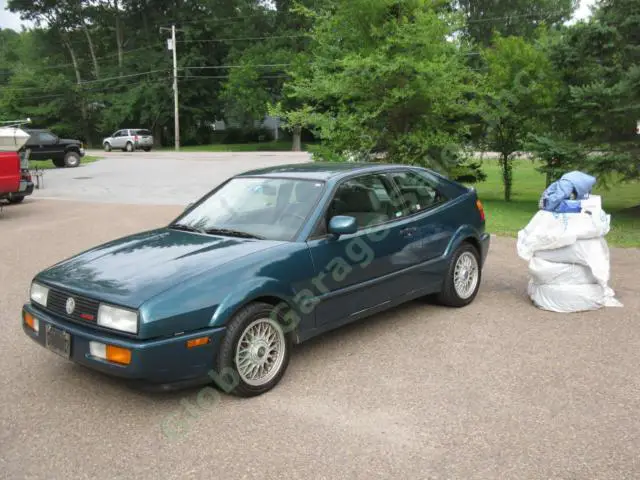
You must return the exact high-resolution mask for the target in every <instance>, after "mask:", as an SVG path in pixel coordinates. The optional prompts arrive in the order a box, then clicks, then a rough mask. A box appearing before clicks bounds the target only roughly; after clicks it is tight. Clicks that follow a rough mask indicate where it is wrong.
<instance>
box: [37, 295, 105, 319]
mask: <svg viewBox="0 0 640 480" xmlns="http://www.w3.org/2000/svg"><path fill="white" fill-rule="evenodd" d="M69 297H72V298H73V300H74V301H75V308H74V309H73V312H72V313H71V315H69V314H68V313H67V300H68V299H69ZM99 305H100V302H97V301H95V300H91V299H88V298H83V297H80V296H78V295H75V294H72V293H66V292H61V291H59V290H49V295H48V297H47V307H46V308H47V310H49V311H50V312H51V313H54V314H56V315H60V316H61V317H64V318H68V319H70V320H76V321H80V322H95V321H96V319H97V318H98V307H99Z"/></svg>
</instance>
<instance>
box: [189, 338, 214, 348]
mask: <svg viewBox="0 0 640 480" xmlns="http://www.w3.org/2000/svg"><path fill="white" fill-rule="evenodd" d="M207 343H209V337H200V338H193V339H191V340H187V348H194V347H199V346H201V345H206V344H207Z"/></svg>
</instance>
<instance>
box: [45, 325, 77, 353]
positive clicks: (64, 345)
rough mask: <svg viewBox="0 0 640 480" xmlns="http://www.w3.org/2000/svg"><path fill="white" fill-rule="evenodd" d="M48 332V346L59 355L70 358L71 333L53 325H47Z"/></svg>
mask: <svg viewBox="0 0 640 480" xmlns="http://www.w3.org/2000/svg"><path fill="white" fill-rule="evenodd" d="M46 332H47V333H46V344H47V348H48V349H49V350H51V351H52V352H54V353H57V354H58V355H61V356H63V357H65V358H69V356H70V354H71V335H69V334H68V333H67V332H65V331H63V330H60V329H59V328H56V327H54V326H53V325H47V329H46Z"/></svg>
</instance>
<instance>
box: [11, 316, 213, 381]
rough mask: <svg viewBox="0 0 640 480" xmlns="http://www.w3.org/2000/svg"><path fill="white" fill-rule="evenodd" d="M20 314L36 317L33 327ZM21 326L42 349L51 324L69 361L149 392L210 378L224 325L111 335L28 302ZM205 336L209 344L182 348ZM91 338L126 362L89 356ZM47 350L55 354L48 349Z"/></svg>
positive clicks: (209, 379)
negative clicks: (122, 351) (127, 355)
mask: <svg viewBox="0 0 640 480" xmlns="http://www.w3.org/2000/svg"><path fill="white" fill-rule="evenodd" d="M25 312H27V313H29V314H31V315H32V316H33V317H34V318H35V319H37V320H38V331H37V332H36V331H34V330H33V329H32V328H31V327H30V326H29V325H27V324H26V322H25V321H24V314H25ZM22 319H23V320H22V328H23V330H24V332H25V333H26V335H27V336H28V337H29V338H31V339H32V340H33V341H35V342H36V343H38V344H40V346H42V347H44V348H47V346H46V335H47V333H46V332H47V325H52V326H53V327H56V328H58V329H60V330H62V331H64V332H67V333H68V334H69V335H70V353H69V356H68V357H65V358H68V359H69V360H70V361H72V362H75V363H78V364H80V365H83V366H85V367H88V368H90V369H93V370H96V371H99V372H102V373H104V374H107V375H110V376H115V377H120V378H123V379H127V380H130V381H133V382H134V383H136V384H138V386H140V387H143V388H145V389H153V390H172V389H175V388H182V387H183V386H188V385H195V384H203V383H207V382H211V378H210V377H209V375H210V373H211V372H212V368H213V362H214V359H215V357H216V354H217V351H218V348H219V345H220V341H221V339H222V336H223V335H224V330H225V329H224V328H213V329H206V330H199V331H197V332H195V333H189V334H186V335H180V336H177V337H169V338H161V339H154V340H137V339H130V338H125V337H122V336H117V335H113V334H110V333H106V332H103V331H98V330H96V329H94V328H91V327H88V326H84V325H81V324H78V323H75V322H70V321H67V320H61V319H59V318H57V317H55V316H53V315H51V314H49V313H45V312H43V311H41V310H40V309H38V308H34V306H33V305H32V304H31V303H27V304H25V305H24V306H23V312H22ZM205 336H206V337H209V339H210V341H209V343H207V344H205V345H201V346H197V347H193V348H187V341H188V340H191V339H194V338H200V337H205ZM90 342H98V343H101V344H104V345H114V346H116V347H121V348H126V349H128V350H130V351H131V360H130V363H129V364H128V365H122V364H118V363H113V362H109V361H107V360H103V359H101V358H98V357H95V356H93V355H92V354H91V350H90ZM51 353H52V354H54V355H55V354H56V353H54V352H53V351H52V352H51Z"/></svg>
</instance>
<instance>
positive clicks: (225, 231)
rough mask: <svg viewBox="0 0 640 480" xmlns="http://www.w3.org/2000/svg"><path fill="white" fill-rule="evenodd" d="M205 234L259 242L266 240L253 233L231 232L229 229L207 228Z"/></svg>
mask: <svg viewBox="0 0 640 480" xmlns="http://www.w3.org/2000/svg"><path fill="white" fill-rule="evenodd" d="M204 233H211V234H213V235H216V234H219V235H229V236H231V237H242V238H256V239H258V240H264V239H265V237H262V236H260V235H254V234H253V233H249V232H242V231H240V230H231V229H229V228H207V229H206V230H204Z"/></svg>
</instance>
